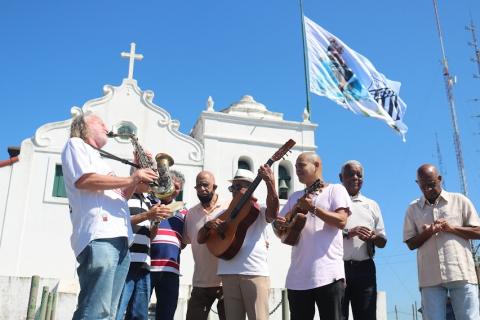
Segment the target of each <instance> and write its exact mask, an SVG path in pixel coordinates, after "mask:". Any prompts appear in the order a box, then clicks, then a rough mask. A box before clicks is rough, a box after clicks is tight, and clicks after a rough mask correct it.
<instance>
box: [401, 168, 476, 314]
mask: <svg viewBox="0 0 480 320" xmlns="http://www.w3.org/2000/svg"><path fill="white" fill-rule="evenodd" d="M417 184H418V186H419V187H420V190H421V191H422V193H423V196H422V197H420V198H419V199H416V200H414V201H413V202H412V203H410V206H409V207H408V209H407V213H406V215H405V220H404V225H403V241H404V242H405V243H406V244H407V246H408V248H409V249H410V250H415V249H417V263H418V281H419V286H420V292H421V295H422V310H423V313H422V316H423V319H425V320H437V319H445V314H446V304H447V296H448V295H449V296H450V299H451V302H452V306H453V311H454V313H455V318H456V319H462V320H466V319H471V320H474V319H475V320H478V319H480V314H479V302H478V280H477V275H476V272H475V263H474V261H473V257H472V252H470V242H469V240H470V239H480V219H479V218H478V214H477V211H476V210H475V207H474V206H473V204H472V202H471V201H470V200H469V199H468V198H467V197H465V196H464V195H462V194H460V193H451V192H447V191H445V190H442V177H441V176H440V175H439V174H438V171H437V168H435V167H434V166H433V165H431V164H424V165H422V166H420V167H419V168H418V170H417Z"/></svg>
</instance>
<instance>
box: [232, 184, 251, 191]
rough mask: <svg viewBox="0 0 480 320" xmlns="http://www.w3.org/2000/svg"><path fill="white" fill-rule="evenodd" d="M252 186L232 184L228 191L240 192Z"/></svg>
mask: <svg viewBox="0 0 480 320" xmlns="http://www.w3.org/2000/svg"><path fill="white" fill-rule="evenodd" d="M249 186H250V184H248V185H243V184H232V185H231V186H229V187H228V191H230V192H233V191H240V190H242V189H246V188H248V187H249Z"/></svg>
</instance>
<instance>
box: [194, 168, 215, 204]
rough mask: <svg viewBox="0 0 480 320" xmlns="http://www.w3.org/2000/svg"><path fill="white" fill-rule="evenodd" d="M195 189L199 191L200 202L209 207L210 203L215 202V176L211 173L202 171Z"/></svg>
mask: <svg viewBox="0 0 480 320" xmlns="http://www.w3.org/2000/svg"><path fill="white" fill-rule="evenodd" d="M195 189H196V190H197V197H198V200H200V202H201V203H202V204H203V205H205V206H208V205H209V204H210V202H211V201H212V200H213V201H215V197H214V195H215V190H216V189H217V185H216V184H215V176H214V175H213V173H211V172H210V171H201V172H200V173H199V174H198V175H197V179H196V185H195Z"/></svg>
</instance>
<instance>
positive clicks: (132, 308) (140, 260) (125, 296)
mask: <svg viewBox="0 0 480 320" xmlns="http://www.w3.org/2000/svg"><path fill="white" fill-rule="evenodd" d="M149 189H150V188H149V185H148V184H145V183H142V184H140V185H138V186H137V189H136V192H135V193H134V194H133V196H132V198H131V199H130V200H128V207H129V209H130V216H131V224H132V230H133V243H132V246H131V247H130V250H129V251H130V260H131V262H130V268H129V270H128V274H127V279H126V281H125V285H124V287H123V291H122V295H121V297H120V303H119V306H118V311H117V320H122V319H124V317H125V319H131V320H136V319H138V320H143V319H147V318H148V303H149V301H150V231H151V229H150V228H151V226H150V221H155V220H161V219H165V218H168V217H169V216H170V215H171V210H170V209H168V208H166V207H165V206H163V205H161V204H159V203H158V204H153V203H152V202H151V200H150V199H149V198H148V197H147V196H146V192H148V191H149ZM158 202H159V201H158ZM155 231H156V230H152V232H155Z"/></svg>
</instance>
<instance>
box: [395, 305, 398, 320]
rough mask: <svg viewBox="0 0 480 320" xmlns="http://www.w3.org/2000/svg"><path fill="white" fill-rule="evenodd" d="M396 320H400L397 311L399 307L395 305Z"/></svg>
mask: <svg viewBox="0 0 480 320" xmlns="http://www.w3.org/2000/svg"><path fill="white" fill-rule="evenodd" d="M395 320H398V311H397V305H395Z"/></svg>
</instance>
